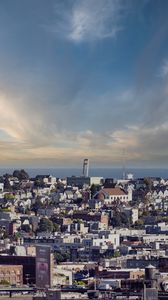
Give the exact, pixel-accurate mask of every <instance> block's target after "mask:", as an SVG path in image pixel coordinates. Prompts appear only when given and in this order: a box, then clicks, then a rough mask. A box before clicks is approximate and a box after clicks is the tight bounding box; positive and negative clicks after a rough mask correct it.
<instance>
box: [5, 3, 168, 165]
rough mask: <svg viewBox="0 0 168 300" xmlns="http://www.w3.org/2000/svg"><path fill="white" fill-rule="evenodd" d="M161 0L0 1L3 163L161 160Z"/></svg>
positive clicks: (164, 58) (164, 82)
mask: <svg viewBox="0 0 168 300" xmlns="http://www.w3.org/2000/svg"><path fill="white" fill-rule="evenodd" d="M167 9H168V2H167V1H166V0H161V1H159V0H156V1H151V0H143V1H138V0H134V1H133V0H127V1H123V0H113V1H112V0H80V1H76V0H69V1H61V0H60V1H54V0H48V1H44V0H36V1H34V0H29V1H23V0H15V1H11V0H4V1H1V3H0V66H1V68H0V111H1V118H0V165H1V166H2V167H9V166H10V167H16V166H25V167H54V166H61V167H65V166H80V165H81V162H82V160H83V159H84V158H85V157H86V158H89V160H90V161H91V162H92V165H93V166H100V167H102V166H106V167H107V166H110V165H113V166H117V167H120V166H121V165H122V160H125V161H126V165H127V166H132V167H167V166H168V164H167V161H168V151H167V150H168V139H167V137H168V121H167V109H168V100H167V96H168V55H167V49H168V39H167V37H168V20H167Z"/></svg>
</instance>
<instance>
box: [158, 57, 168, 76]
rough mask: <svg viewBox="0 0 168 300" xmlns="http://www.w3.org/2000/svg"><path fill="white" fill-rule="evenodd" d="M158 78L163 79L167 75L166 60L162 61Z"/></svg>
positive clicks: (167, 64) (167, 66)
mask: <svg viewBox="0 0 168 300" xmlns="http://www.w3.org/2000/svg"><path fill="white" fill-rule="evenodd" d="M159 75H160V77H162V78H165V77H167V75H168V60H167V59H166V60H164V62H163V65H162V67H161V70H160V72H159Z"/></svg>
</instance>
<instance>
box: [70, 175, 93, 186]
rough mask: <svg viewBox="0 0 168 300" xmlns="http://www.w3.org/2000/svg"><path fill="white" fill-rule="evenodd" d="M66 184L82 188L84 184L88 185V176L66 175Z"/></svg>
mask: <svg viewBox="0 0 168 300" xmlns="http://www.w3.org/2000/svg"><path fill="white" fill-rule="evenodd" d="M67 185H68V186H77V187H79V188H83V186H84V185H87V186H90V177H84V176H71V177H67Z"/></svg>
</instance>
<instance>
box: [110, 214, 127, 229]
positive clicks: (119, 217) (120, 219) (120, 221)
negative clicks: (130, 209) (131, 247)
mask: <svg viewBox="0 0 168 300" xmlns="http://www.w3.org/2000/svg"><path fill="white" fill-rule="evenodd" d="M111 225H112V226H113V227H120V226H122V225H129V219H128V217H127V215H126V214H125V213H124V212H116V214H115V215H114V216H113V217H112V219H111Z"/></svg>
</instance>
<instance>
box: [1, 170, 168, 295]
mask: <svg viewBox="0 0 168 300" xmlns="http://www.w3.org/2000/svg"><path fill="white" fill-rule="evenodd" d="M38 247H41V248H42V249H43V247H44V248H45V247H47V249H48V248H49V249H50V254H51V257H52V259H51V262H50V265H51V268H50V270H48V272H50V273H51V274H50V275H51V276H49V279H47V280H49V282H48V285H49V286H50V287H55V288H61V290H62V291H63V292H66V289H67V291H68V289H69V288H70V289H72V291H73V287H74V289H75V287H78V289H79V291H80V289H83V290H82V291H83V292H84V291H85V290H86V291H89V290H90V291H92V292H93V293H94V294H93V295H94V296H93V295H92V296H91V298H93V297H96V296H95V295H97V294H95V293H97V292H98V291H99V293H100V292H101V293H105V292H106V293H107V292H109V293H116V294H115V297H116V298H115V299H120V298H117V297H120V295H119V296H117V295H118V293H122V292H123V293H124V292H125V291H127V293H128V294H127V295H126V296H125V297H127V298H123V299H142V298H141V297H142V295H143V293H144V284H145V280H146V272H148V269H150V272H151V273H152V274H153V275H152V276H153V277H152V282H151V283H150V284H149V282H147V283H146V284H147V287H148V285H149V288H148V289H146V291H147V292H149V293H150V292H151V291H152V292H153V289H154V290H155V292H156V294H157V295H156V298H153V299H162V298H158V297H160V296H159V293H166V292H167V291H168V180H166V179H163V178H154V177H148V178H136V179H134V178H133V175H132V174H127V177H126V178H124V179H116V180H115V179H113V178H103V177H88V176H83V175H82V176H72V177H67V178H63V179H62V178H56V177H54V176H52V175H37V176H36V177H35V178H30V177H29V175H28V173H27V172H25V171H24V170H15V171H14V172H13V174H4V175H3V176H1V178H0V276H1V278H0V284H1V286H3V285H8V286H11V285H16V286H24V285H27V286H29V287H30V286H32V287H36V286H37V287H38V284H37V248H38ZM14 266H15V269H16V271H15V270H14ZM150 272H149V273H150ZM147 274H148V273H147ZM131 293H132V294H131ZM103 295H104V294H103ZM123 295H124V294H123ZM167 295H168V293H167ZM87 296H88V297H89V295H87ZM134 296H135V298H133V297H134ZM137 296H138V297H139V298H136V297H137ZM111 297H112V296H111ZM123 297H124V296H123ZM129 297H132V298H129ZM167 297H168V296H167ZM110 299H113V298H110ZM147 299H148V298H147ZM149 299H150V298H149ZM164 299H165V298H164Z"/></svg>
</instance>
